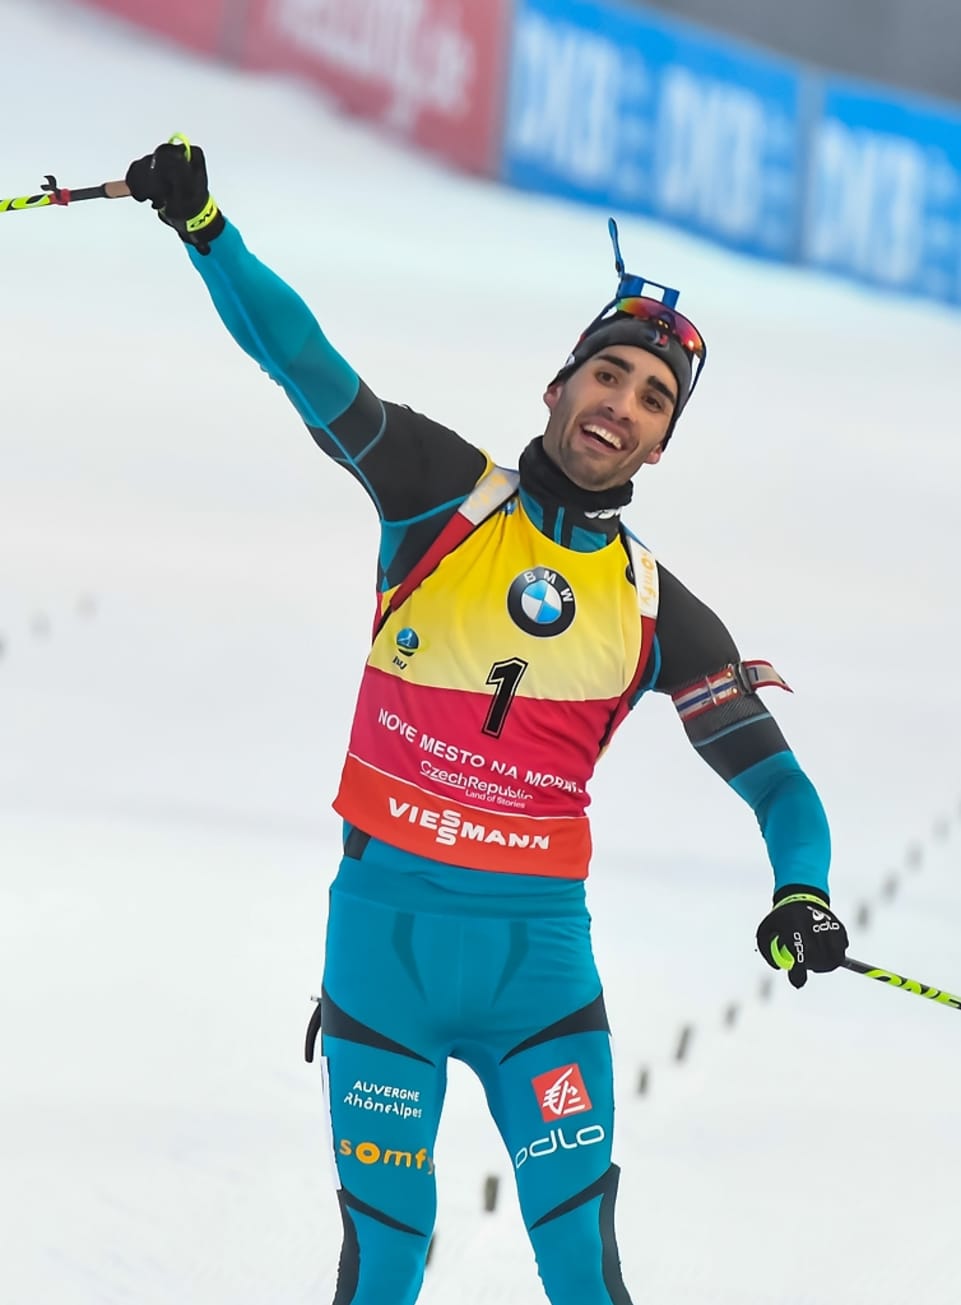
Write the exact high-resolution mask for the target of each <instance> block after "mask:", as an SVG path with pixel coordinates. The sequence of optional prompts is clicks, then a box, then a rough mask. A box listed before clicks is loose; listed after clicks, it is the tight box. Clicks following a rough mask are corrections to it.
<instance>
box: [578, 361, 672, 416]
mask: <svg viewBox="0 0 961 1305" xmlns="http://www.w3.org/2000/svg"><path fill="white" fill-rule="evenodd" d="M597 357H598V359H603V361H604V362H608V363H610V364H611V366H613V367H619V368H620V369H621V371H622V372H626V373H627V374H628V375H629V376H630V375H633V373H634V364H633V363H632V362H628V360H627V359H626V358H619V357H618V355H617V354H616V353H599V354H598V355H597ZM647 384H648V385H649V386H650V387H651V389H652V390H657V391H658V393H659V394H663V395H664V397H665V399H670V401H671V403H673V404H676V403H677V395H676V394H675V393H674V391H673V390H672V389H671V387H670V386H669V385H665V384H664V382H663V381H662V380H661V379H660V378H659V377H657V376H648V378H647Z"/></svg>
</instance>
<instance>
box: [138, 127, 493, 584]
mask: <svg viewBox="0 0 961 1305" xmlns="http://www.w3.org/2000/svg"><path fill="white" fill-rule="evenodd" d="M127 185H128V186H129V188H130V193H131V194H132V195H133V197H134V199H136V200H138V201H141V202H142V201H146V200H149V201H150V202H151V204H152V205H153V207H154V208H155V209H156V210H157V211H158V213H159V215H160V217H161V218H162V219H163V221H164V222H165V223H166V224H167V225H168V226H171V227H173V228H174V230H175V231H176V232H177V233H178V235H179V236H180V238H181V240H183V241H184V243H185V244H186V246H187V249H188V253H189V255H190V258H191V261H192V262H193V264H194V266H195V268H196V269H197V271H198V272H199V274H200V276H201V277H202V278H203V281H204V283H205V285H206V286H207V289H208V291H209V292H210V296H211V298H212V299H213V302H214V305H215V307H216V308H217V311H218V313H219V314H220V317H221V319H222V320H223V322H224V324H225V326H226V327H227V329H228V330H229V331H230V333H231V335H232V336H233V337H234V339H235V340H236V341H237V343H238V344H239V345H240V347H241V348H242V349H243V350H244V351H245V352H246V353H248V354H250V356H251V357H252V358H254V359H255V360H256V361H257V362H258V363H259V364H260V366H261V367H262V368H263V370H264V371H266V372H267V374H268V375H269V376H271V377H272V378H273V379H274V380H275V381H276V382H277V383H278V384H279V385H281V386H282V387H283V389H284V391H285V393H286V394H287V397H288V398H289V399H290V401H291V403H292V404H293V405H294V407H295V409H296V410H297V412H298V413H299V414H300V416H301V417H302V419H303V420H304V422H305V423H306V425H307V427H308V429H309V430H310V432H311V434H312V435H313V437H314V439H315V440H316V442H317V444H318V445H319V447H320V448H321V449H323V451H324V452H325V453H326V454H328V456H330V457H331V458H332V459H333V460H334V461H336V462H338V463H340V464H341V465H343V466H345V467H346V468H347V469H348V470H349V471H350V472H351V473H352V475H353V476H354V477H355V478H356V479H357V480H358V481H359V482H360V483H361V484H362V485H363V487H364V488H365V490H366V491H367V493H368V494H369V495H370V497H371V499H372V500H373V502H374V505H375V506H376V508H377V511H378V513H379V515H380V518H381V521H382V522H383V523H384V533H383V547H382V572H383V573H385V574H389V572H391V571H397V570H398V569H399V567H400V564H401V561H402V560H403V559H404V558H409V557H410V556H411V555H412V554H416V553H417V550H418V549H420V550H421V551H423V549H425V548H426V547H429V545H430V543H431V542H432V540H433V537H434V536H435V535H436V533H437V532H438V531H439V530H440V529H441V527H442V526H443V523H444V521H445V520H446V518H447V517H448V516H450V514H451V513H452V512H453V511H455V510H456V508H457V507H458V506H459V504H460V503H461V502H462V501H463V499H464V498H465V497H466V496H467V494H468V493H469V492H470V491H471V489H472V488H473V487H474V485H475V484H476V482H477V480H478V479H479V478H480V477H481V476H482V475H483V473H484V471H485V470H486V469H487V467H488V466H489V460H488V458H487V456H486V454H484V453H482V452H481V451H480V449H477V448H475V447H474V446H473V445H471V444H469V443H468V442H467V441H466V440H463V439H461V438H460V436H459V435H456V434H455V433H454V432H453V431H451V430H448V429H446V427H443V426H440V425H438V424H437V423H436V422H433V421H430V420H429V419H428V418H426V417H422V416H420V415H419V414H416V413H412V412H411V411H410V410H409V409H407V408H401V407H398V406H397V405H394V404H389V403H383V402H382V401H381V400H380V399H379V398H378V397H377V396H376V395H375V394H374V393H373V392H372V391H371V390H370V389H369V388H368V387H367V386H366V385H365V384H364V383H363V381H361V379H360V377H359V376H358V375H357V373H356V372H355V371H354V369H353V368H352V367H351V366H350V364H349V363H348V362H347V361H346V360H345V359H344V358H342V357H341V355H340V354H339V353H338V352H337V350H336V349H334V347H333V346H332V345H331V344H330V342H329V341H328V340H327V338H326V337H325V335H324V333H323V332H322V331H321V329H320V327H319V325H318V324H317V321H316V319H315V318H314V315H313V313H311V311H310V309H309V308H308V307H307V305H306V304H305V303H304V301H303V300H302V299H301V298H300V296H299V295H298V294H297V293H296V292H295V291H294V290H292V289H291V287H290V286H288V285H287V284H286V282H285V281H283V280H282V279H281V278H280V277H279V276H277V274H276V273H275V272H273V271H271V269H270V268H268V267H266V266H265V265H264V264H263V263H261V262H260V260H259V259H257V258H255V257H254V255H253V254H251V253H250V251H249V250H248V249H247V247H246V245H245V244H244V242H243V239H242V238H241V235H240V232H239V231H238V230H237V229H236V228H235V227H233V226H232V225H231V224H230V223H229V222H227V221H226V219H225V218H224V216H223V214H222V213H221V212H220V210H219V208H218V207H217V204H216V203H215V202H214V200H213V199H212V198H211V197H210V192H209V189H208V186H207V167H206V160H205V158H204V153H203V150H202V149H200V148H199V146H190V145H188V144H187V142H186V141H185V140H184V139H183V138H176V143H174V142H169V143H168V144H166V145H160V146H158V148H157V149H156V150H154V152H153V153H152V154H148V155H146V156H145V157H144V158H141V159H137V160H135V161H134V162H133V163H132V164H131V165H130V167H129V168H128V170H127ZM414 560H416V558H414Z"/></svg>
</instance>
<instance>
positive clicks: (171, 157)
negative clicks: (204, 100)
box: [125, 138, 224, 254]
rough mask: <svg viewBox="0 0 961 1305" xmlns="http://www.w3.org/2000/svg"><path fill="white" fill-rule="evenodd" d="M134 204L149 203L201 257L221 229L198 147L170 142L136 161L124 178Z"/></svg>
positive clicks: (178, 141)
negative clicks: (145, 201) (135, 202)
mask: <svg viewBox="0 0 961 1305" xmlns="http://www.w3.org/2000/svg"><path fill="white" fill-rule="evenodd" d="M125 180H126V182H127V185H128V187H129V189H130V193H131V195H132V196H133V198H134V199H135V200H136V201H137V203H138V204H142V203H143V202H144V200H148V199H149V200H150V202H151V204H152V205H153V206H154V208H155V209H156V210H157V214H158V216H159V218H160V220H161V221H162V222H166V224H167V226H169V227H173V229H174V230H175V231H176V232H177V234H178V235H179V236H180V239H181V240H183V241H185V242H186V243H187V244H188V245H194V246H195V247H196V248H197V249H199V251H200V252H201V253H202V254H209V253H210V242H211V240H214V239H216V237H217V236H219V235H220V233H221V231H223V229H224V218H223V214H222V213H221V212H220V209H219V208H218V207H217V205H216V204H215V203H214V201H213V200H212V199H211V198H210V191H209V190H208V189H207V164H206V161H205V159H204V152H203V150H202V149H201V148H200V146H199V145H190V144H189V143H188V142H187V141H185V140H179V139H177V138H175V139H174V141H173V142H170V143H168V144H166V145H158V146H157V148H156V149H155V150H154V152H153V153H152V154H146V155H145V156H144V157H143V158H142V159H136V160H135V161H134V162H133V163H131V165H130V167H129V168H128V169H127V176H126V178H125Z"/></svg>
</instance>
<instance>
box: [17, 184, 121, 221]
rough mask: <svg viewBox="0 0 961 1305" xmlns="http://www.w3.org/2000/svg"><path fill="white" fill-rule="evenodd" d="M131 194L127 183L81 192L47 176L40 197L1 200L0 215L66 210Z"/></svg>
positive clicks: (88, 187) (26, 196) (86, 188)
mask: <svg viewBox="0 0 961 1305" xmlns="http://www.w3.org/2000/svg"><path fill="white" fill-rule="evenodd" d="M129 194H130V189H129V187H128V186H127V183H126V182H125V181H105V182H104V183H103V185H102V186H85V187H83V188H82V189H80V190H67V189H66V187H62V186H58V185H57V179H56V177H52V176H47V177H45V178H44V184H43V185H42V186H41V187H40V194H38V195H19V196H17V197H16V198H15V199H0V213H21V212H24V211H25V210H28V209H32V208H57V207H60V208H65V207H66V206H67V204H75V203H76V202H77V201H78V200H81V199H124V198H125V197H126V196H127V195H129Z"/></svg>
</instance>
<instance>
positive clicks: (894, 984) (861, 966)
mask: <svg viewBox="0 0 961 1305" xmlns="http://www.w3.org/2000/svg"><path fill="white" fill-rule="evenodd" d="M843 965H844V968H845V969H846V970H851V971H853V973H855V974H863V975H864V977H865V978H866V979H877V981H878V982H879V983H886V984H887V985H888V987H889V988H900V989H901V991H902V992H913V993H914V994H915V996H916V997H927V998H928V1000H929V1001H936V1002H938V1003H940V1005H942V1006H950V1007H951V1008H952V1009H953V1010H961V997H957V996H955V994H954V993H953V992H945V990H944V989H943V988H932V987H931V986H930V985H929V984H926V983H921V982H920V980H918V979H908V978H905V976H904V975H903V974H896V973H895V972H894V970H882V969H880V968H879V967H878V966H876V965H866V964H865V963H864V961H856V960H855V959H854V958H853V957H852V956H847V957H845V959H844V962H843Z"/></svg>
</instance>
